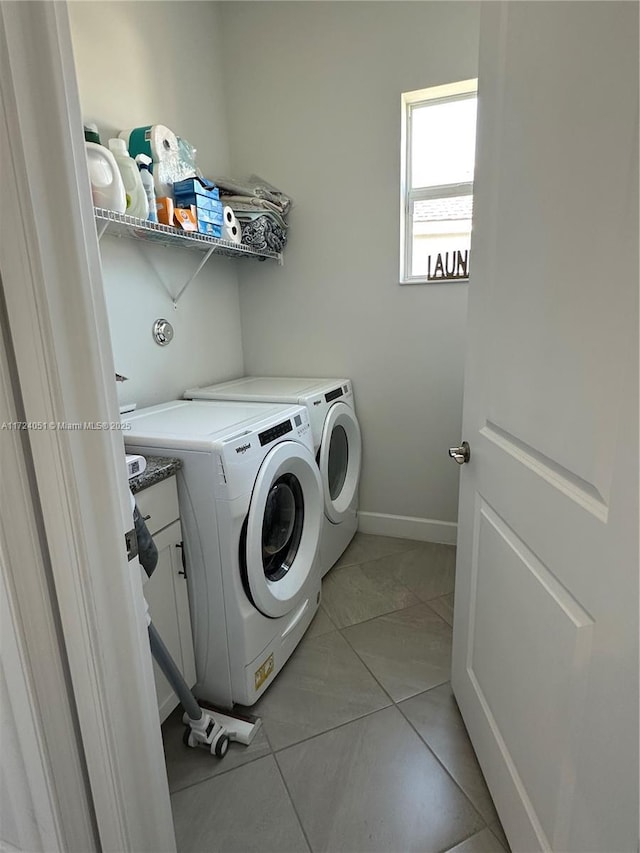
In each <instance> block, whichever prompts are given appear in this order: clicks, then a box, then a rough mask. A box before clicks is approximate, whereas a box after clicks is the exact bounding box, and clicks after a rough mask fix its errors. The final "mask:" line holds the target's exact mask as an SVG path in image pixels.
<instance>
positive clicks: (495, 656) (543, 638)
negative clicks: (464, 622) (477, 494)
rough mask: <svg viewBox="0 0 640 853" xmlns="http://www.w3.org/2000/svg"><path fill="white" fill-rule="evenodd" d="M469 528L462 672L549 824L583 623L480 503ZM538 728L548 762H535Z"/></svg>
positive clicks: (587, 621) (579, 664)
mask: <svg viewBox="0 0 640 853" xmlns="http://www.w3.org/2000/svg"><path fill="white" fill-rule="evenodd" d="M476 525H477V528H478V532H477V537H478V545H477V549H476V552H475V553H476V559H475V563H474V566H473V569H472V585H473V597H472V601H471V607H470V620H471V622H472V625H473V629H472V632H471V634H470V638H471V643H470V646H469V651H468V672H469V675H470V678H471V679H472V680H473V682H474V687H475V690H476V692H477V693H478V695H479V696H482V698H483V701H484V703H486V706H487V707H488V709H489V713H490V715H491V717H492V721H493V724H494V726H495V728H496V730H497V731H499V732H500V735H501V738H502V740H503V742H504V746H505V747H506V754H507V755H508V756H510V759H511V761H512V762H513V765H514V766H515V768H517V771H516V772H517V774H518V776H519V777H520V782H521V783H522V779H526V780H527V785H526V791H527V793H526V797H527V799H528V800H529V801H530V802H531V806H532V807H533V810H534V811H535V813H536V814H537V815H538V817H539V819H540V820H541V822H542V824H543V825H545V826H548V825H553V824H554V823H555V820H556V810H557V807H558V804H559V803H560V802H561V800H562V796H563V794H566V793H567V788H566V786H567V784H570V779H569V778H566V777H567V773H566V770H567V768H568V767H569V766H570V765H571V763H572V756H571V737H570V734H571V729H572V727H573V726H575V725H576V723H577V721H578V720H579V718H580V716H581V708H582V705H583V702H584V696H585V687H586V677H587V674H588V669H589V664H590V658H591V641H592V633H593V620H592V619H591V617H590V616H589V615H588V614H587V613H586V612H585V611H584V610H583V609H582V608H581V607H580V605H579V604H578V603H577V602H576V601H575V599H574V598H573V597H572V596H571V594H570V593H568V591H567V590H565V589H564V588H563V587H562V586H561V585H560V584H559V583H558V580H557V579H556V577H555V576H554V575H553V573H552V572H550V571H549V569H548V568H547V567H546V566H545V565H544V564H543V563H541V562H540V560H539V559H538V558H537V557H536V556H535V554H533V553H532V552H531V551H530V549H529V548H528V547H527V546H526V545H525V543H524V542H523V541H522V540H521V539H520V537H519V536H518V535H517V534H516V533H515V532H514V531H513V530H512V529H511V528H510V527H509V526H508V525H507V524H505V522H504V521H503V519H501V518H500V517H499V516H498V515H497V514H496V513H495V512H494V511H493V510H492V509H491V507H489V505H488V504H486V503H485V502H484V501H481V500H479V501H478V507H477V514H476ZM496 614H499V618H496ZM541 628H543V630H542V631H541ZM523 676H524V677H523ZM516 686H517V689H515V688H516ZM539 732H544V738H545V749H547V750H549V752H550V754H552V755H553V756H554V760H553V761H552V762H540V761H539V755H538V751H539V740H538V737H537V733H539Z"/></svg>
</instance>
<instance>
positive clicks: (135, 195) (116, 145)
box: [109, 139, 149, 219]
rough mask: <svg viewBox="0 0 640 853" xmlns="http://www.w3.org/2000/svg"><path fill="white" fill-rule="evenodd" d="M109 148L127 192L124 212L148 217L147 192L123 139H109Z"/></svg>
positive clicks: (140, 217) (141, 217) (139, 216)
mask: <svg viewBox="0 0 640 853" xmlns="http://www.w3.org/2000/svg"><path fill="white" fill-rule="evenodd" d="M109 148H110V149H111V152H112V154H113V156H114V157H115V158H116V163H117V164H118V168H119V169H120V174H121V175H122V181H123V183H124V189H125V192H126V194H127V210H126V213H127V214H128V215H129V216H137V217H138V218H139V219H148V217H149V202H148V201H147V194H146V192H145V191H144V187H143V186H142V180H141V178H140V172H139V171H138V167H137V165H136V164H135V162H134V161H133V160H132V159H131V157H129V152H128V151H127V145H126V143H125V141H124V139H110V140H109Z"/></svg>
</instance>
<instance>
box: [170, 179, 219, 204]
mask: <svg viewBox="0 0 640 853" xmlns="http://www.w3.org/2000/svg"><path fill="white" fill-rule="evenodd" d="M173 194H174V198H175V201H176V204H177V205H178V207H189V205H191V204H196V199H197V198H208V199H212V200H216V201H217V200H218V199H219V198H220V190H219V189H218V187H217V186H216V185H215V184H214V183H213V181H207V179H206V178H185V180H184V181H176V183H175V184H174V185H173Z"/></svg>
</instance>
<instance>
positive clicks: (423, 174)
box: [411, 97, 477, 189]
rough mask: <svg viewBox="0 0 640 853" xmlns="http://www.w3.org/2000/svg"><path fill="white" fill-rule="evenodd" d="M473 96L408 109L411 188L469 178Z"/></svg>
mask: <svg viewBox="0 0 640 853" xmlns="http://www.w3.org/2000/svg"><path fill="white" fill-rule="evenodd" d="M476 107H477V99H476V98H475V97H473V98H464V99H462V100H454V101H445V102H444V103H442V102H440V103H439V102H436V103H434V104H429V103H426V104H420V105H419V106H414V108H413V110H412V112H411V187H412V189H415V188H416V187H435V186H438V185H441V184H461V183H465V182H468V181H472V180H473V166H474V161H475V147H476Z"/></svg>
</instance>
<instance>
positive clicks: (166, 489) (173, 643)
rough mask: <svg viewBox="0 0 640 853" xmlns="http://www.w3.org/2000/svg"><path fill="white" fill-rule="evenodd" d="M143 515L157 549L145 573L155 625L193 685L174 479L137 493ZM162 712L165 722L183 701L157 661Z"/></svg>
mask: <svg viewBox="0 0 640 853" xmlns="http://www.w3.org/2000/svg"><path fill="white" fill-rule="evenodd" d="M135 497H136V502H137V504H138V509H139V510H140V514H141V515H142V516H143V517H144V518H145V519H146V522H147V527H148V528H149V532H150V533H151V535H152V536H153V540H154V542H155V543H156V547H157V549H158V565H157V566H156V570H155V571H154V573H153V575H152V576H151V577H150V578H147V575H146V574H145V573H144V572H143V579H144V597H145V598H146V600H147V603H148V604H149V612H150V614H151V619H152V621H153V624H154V625H155V626H156V628H157V629H158V633H159V634H160V636H161V637H162V640H163V642H164V644H165V645H166V647H167V649H168V650H169V653H170V654H171V657H172V658H173V659H174V661H175V662H176V664H177V666H178V668H179V669H180V671H181V672H182V674H183V676H184V678H185V680H186V682H187V684H188V685H189V687H193V685H194V684H195V682H196V667H195V660H194V655H193V639H192V635H191V615H190V612H189V599H188V595H187V583H186V575H185V569H184V565H183V553H184V551H183V548H182V529H181V527H180V520H179V515H180V513H179V509H178V493H177V489H176V479H175V477H169V478H168V479H166V480H163V481H162V482H160V483H156V484H155V485H153V486H149V488H147V489H144V490H143V491H141V492H138V494H137V495H136V496H135ZM153 672H154V675H155V680H156V695H157V697H158V713H159V715H160V722H163V721H164V720H165V719H166V718H167V717H168V716H169V714H170V713H171V711H173V709H174V708H175V707H176V705H177V704H178V697H177V696H176V694H175V693H174V692H173V690H172V689H171V687H170V686H169V682H168V681H167V679H166V678H165V677H164V675H163V674H162V672H161V670H160V668H159V667H158V665H157V664H156V662H155V661H154V662H153Z"/></svg>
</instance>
